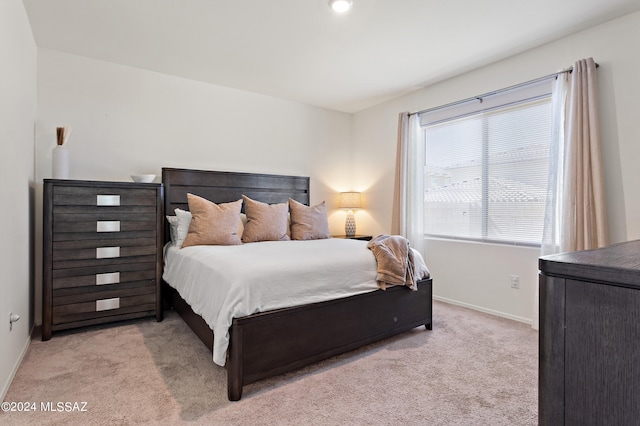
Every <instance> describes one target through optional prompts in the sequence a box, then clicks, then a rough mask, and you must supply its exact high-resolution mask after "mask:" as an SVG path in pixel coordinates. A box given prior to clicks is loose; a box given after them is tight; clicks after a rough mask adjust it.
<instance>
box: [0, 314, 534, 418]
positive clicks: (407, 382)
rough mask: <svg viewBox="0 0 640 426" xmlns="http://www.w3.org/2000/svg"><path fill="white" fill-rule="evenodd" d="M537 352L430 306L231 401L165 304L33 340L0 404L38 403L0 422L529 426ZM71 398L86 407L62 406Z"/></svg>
mask: <svg viewBox="0 0 640 426" xmlns="http://www.w3.org/2000/svg"><path fill="white" fill-rule="evenodd" d="M537 354H538V334H537V332H535V331H533V330H532V329H531V328H530V327H529V326H528V325H525V324H520V323H517V322H513V321H509V320H506V319H502V318H498V317H494V316H491V315H486V314H482V313H479V312H475V311H472V310H468V309H464V308H460V307H457V306H453V305H448V304H444V303H439V302H434V328H433V330H432V331H427V330H425V329H424V327H420V328H417V329H415V330H412V331H410V332H408V333H405V334H403V335H401V336H397V337H394V338H391V339H388V340H385V341H383V342H380V343H377V344H373V345H369V346H367V347H365V348H362V349H360V350H357V351H354V352H350V353H348V354H345V355H342V356H339V357H335V358H332V359H330V360H326V361H323V362H321V363H318V364H315V365H313V366H310V367H307V368H304V369H302V370H299V371H296V372H293V373H289V374H286V375H283V376H279V377H276V378H273V379H269V380H265V381H262V382H259V383H255V384H252V385H248V386H245V388H244V394H243V398H242V400H241V401H239V402H229V401H228V400H227V397H226V372H225V370H224V369H223V368H221V367H217V366H216V365H214V364H213V362H212V360H211V354H210V353H209V352H208V350H207V349H206V348H205V347H204V345H203V344H202V343H200V341H199V340H198V339H197V337H195V335H194V334H193V333H192V332H191V331H190V330H189V329H188V328H187V326H186V325H185V324H184V323H183V322H182V320H181V319H180V318H179V317H178V316H177V315H176V314H175V313H173V312H168V313H167V315H166V318H165V320H164V321H163V322H161V323H156V322H155V321H154V320H153V319H149V320H142V321H135V322H128V323H124V324H122V325H118V326H108V327H101V328H95V327H94V328H89V329H83V330H82V331H81V332H72V333H59V334H56V335H54V337H53V338H52V339H51V340H50V341H48V342H41V341H40V340H34V341H33V342H32V343H31V346H30V349H29V351H28V353H27V355H26V357H25V359H24V362H23V363H22V365H21V366H20V369H19V370H18V373H17V375H16V377H15V379H14V381H13V383H12V385H11V387H10V389H9V392H8V394H7V396H6V398H5V401H9V402H32V403H35V405H36V411H35V412H0V424H3V425H5V424H7V425H76V424H77V425H130V424H149V425H152V424H162V425H165V424H166V425H176V424H209V425H285V424H290V425H301V424H315V425H324V424H327V425H492V426H496V425H509V426H512V425H535V424H537V370H538V364H537V363H538V355H537ZM76 402H77V403H82V402H86V406H85V407H84V408H85V409H86V411H84V412H77V411H70V412H65V411H64V410H65V409H66V408H67V407H69V408H77V409H81V408H83V407H82V405H81V404H78V405H77V406H75V407H74V405H73V403H76ZM43 403H44V404H43ZM47 403H50V404H49V407H50V408H55V409H58V408H61V409H62V410H63V411H61V412H58V411H56V412H52V411H47V412H44V411H42V408H43V407H42V405H44V408H47ZM58 403H70V404H69V405H67V406H65V405H64V404H61V406H60V407H59V405H58Z"/></svg>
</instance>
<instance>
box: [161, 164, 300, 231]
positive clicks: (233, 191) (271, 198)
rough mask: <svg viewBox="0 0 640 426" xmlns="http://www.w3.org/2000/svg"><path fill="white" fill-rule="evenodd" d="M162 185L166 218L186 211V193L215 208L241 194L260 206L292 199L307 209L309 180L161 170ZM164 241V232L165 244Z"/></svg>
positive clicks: (235, 198) (294, 177) (245, 174)
mask: <svg viewBox="0 0 640 426" xmlns="http://www.w3.org/2000/svg"><path fill="white" fill-rule="evenodd" d="M162 183H163V184H164V211H165V214H167V215H173V214H174V213H173V212H174V210H175V208H176V207H179V208H181V209H183V210H189V205H188V203H187V193H191V194H194V195H198V196H200V197H202V198H206V199H207V200H210V201H213V202H214V203H216V204H217V203H228V202H231V201H236V200H239V199H240V198H242V195H243V194H244V195H246V196H247V197H249V198H252V199H254V200H258V201H262V202H263V203H269V204H273V203H286V202H287V201H288V200H289V198H292V199H294V200H296V201H298V202H300V203H303V204H306V205H309V178H308V177H305V176H284V175H267V174H256V173H237V172H216V171H208V170H191V169H173V168H163V169H162ZM165 223H166V221H165ZM166 226H167V225H165V228H166ZM168 239H169V232H166V229H165V242H166V241H167V240H168Z"/></svg>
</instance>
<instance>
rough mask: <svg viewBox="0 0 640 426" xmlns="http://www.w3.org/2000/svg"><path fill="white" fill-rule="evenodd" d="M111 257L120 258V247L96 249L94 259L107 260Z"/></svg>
mask: <svg viewBox="0 0 640 426" xmlns="http://www.w3.org/2000/svg"><path fill="white" fill-rule="evenodd" d="M112 257H120V247H98V248H96V259H108V258H112Z"/></svg>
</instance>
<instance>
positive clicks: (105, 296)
mask: <svg viewBox="0 0 640 426" xmlns="http://www.w3.org/2000/svg"><path fill="white" fill-rule="evenodd" d="M155 301H156V294H155V283H151V285H149V284H147V283H127V284H116V285H112V286H109V287H107V288H106V289H102V288H96V287H89V288H88V289H86V288H83V287H79V288H73V289H64V290H57V291H54V293H53V303H52V304H53V324H54V325H58V324H62V323H65V322H74V321H81V320H88V319H91V318H98V317H105V316H110V315H117V314H120V313H131V312H137V311H148V310H152V309H154V308H155Z"/></svg>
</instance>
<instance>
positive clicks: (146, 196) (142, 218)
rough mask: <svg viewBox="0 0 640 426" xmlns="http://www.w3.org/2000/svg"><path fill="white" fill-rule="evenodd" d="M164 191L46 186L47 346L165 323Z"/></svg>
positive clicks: (112, 185)
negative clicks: (69, 337) (97, 328)
mask: <svg viewBox="0 0 640 426" xmlns="http://www.w3.org/2000/svg"><path fill="white" fill-rule="evenodd" d="M162 197H163V191H162V184H157V183H156V184H153V183H130V182H98V181H81V180H66V179H65V180H62V179H45V180H44V199H43V208H44V210H43V230H42V232H43V280H42V289H43V300H42V340H49V338H51V333H52V331H58V330H66V329H70V328H76V327H81V326H87V325H94V324H103V323H108V322H113V321H118V320H127V319H132V318H140V317H145V316H153V315H155V317H156V320H157V321H161V320H162V303H161V299H160V278H161V275H162V223H163V221H162V219H163V215H162V209H163V203H162Z"/></svg>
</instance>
